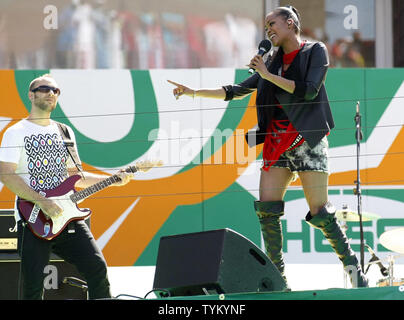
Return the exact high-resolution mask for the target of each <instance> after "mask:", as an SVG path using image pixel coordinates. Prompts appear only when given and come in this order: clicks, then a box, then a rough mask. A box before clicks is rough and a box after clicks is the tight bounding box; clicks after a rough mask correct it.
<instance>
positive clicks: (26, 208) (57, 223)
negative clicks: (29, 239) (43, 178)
mask: <svg viewBox="0 0 404 320" xmlns="http://www.w3.org/2000/svg"><path fill="white" fill-rule="evenodd" d="M80 179H81V177H80V176H79V175H74V176H71V177H69V178H67V179H66V180H65V181H64V182H63V183H61V184H60V185H59V186H58V187H57V188H55V189H52V190H44V191H41V192H40V193H41V194H42V195H43V196H45V197H46V198H48V199H51V200H53V201H55V202H56V203H57V205H58V206H59V207H61V208H62V209H63V213H62V214H61V215H60V216H58V217H57V218H47V217H46V215H45V214H44V213H43V212H42V210H41V209H40V208H39V207H38V206H36V205H35V204H33V203H32V202H30V201H27V200H24V199H20V198H18V201H17V208H18V211H19V213H20V216H21V218H22V219H23V220H24V221H25V222H26V223H27V225H28V227H29V228H30V230H31V231H32V232H33V233H34V235H36V236H37V237H38V238H40V239H44V240H52V239H53V238H55V237H56V236H58V235H59V234H60V233H61V232H62V231H63V230H64V229H65V227H66V226H67V224H69V223H70V222H71V221H73V220H83V219H85V218H87V217H88V216H90V215H91V211H90V210H89V209H80V208H78V207H77V205H76V203H75V202H73V201H72V200H71V199H70V196H71V195H73V194H74V193H75V192H76V190H75V189H74V185H75V183H76V182H77V181H78V180H80Z"/></svg>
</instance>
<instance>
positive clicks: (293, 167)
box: [270, 136, 329, 173]
mask: <svg viewBox="0 0 404 320" xmlns="http://www.w3.org/2000/svg"><path fill="white" fill-rule="evenodd" d="M272 167H276V168H289V170H290V171H291V172H292V173H297V172H302V171H318V172H325V173H328V170H329V168H328V139H327V136H325V137H324V138H323V139H321V141H320V142H319V143H318V144H317V145H316V146H315V147H314V148H313V149H311V148H310V147H309V145H308V143H307V142H306V141H304V142H303V143H302V144H301V145H300V146H298V147H297V148H295V149H293V150H290V151H286V152H284V153H282V154H281V156H280V157H279V159H278V161H277V162H276V163H274V164H273V165H272ZM270 170H271V169H270Z"/></svg>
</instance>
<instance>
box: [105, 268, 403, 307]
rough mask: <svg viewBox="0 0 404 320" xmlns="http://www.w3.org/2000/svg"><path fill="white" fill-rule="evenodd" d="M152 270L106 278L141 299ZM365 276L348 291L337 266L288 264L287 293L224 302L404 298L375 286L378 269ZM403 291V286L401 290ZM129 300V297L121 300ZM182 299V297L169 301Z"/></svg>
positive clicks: (114, 272)
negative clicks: (364, 283) (362, 283)
mask: <svg viewBox="0 0 404 320" xmlns="http://www.w3.org/2000/svg"><path fill="white" fill-rule="evenodd" d="M154 271H155V267H109V268H108V275H109V279H110V283H111V293H112V295H113V296H114V297H116V296H118V295H121V294H124V295H129V296H130V295H132V296H134V297H139V298H144V296H145V295H146V294H148V292H149V291H150V290H152V289H153V281H154ZM394 275H395V277H397V278H400V279H404V265H402V264H396V265H395V266H394ZM367 276H368V278H369V282H370V287H369V288H364V289H362V288H359V289H351V288H350V284H348V285H347V286H346V287H347V288H345V284H344V274H343V270H342V266H341V265H340V264H288V265H287V266H286V277H287V279H288V284H289V286H290V288H291V289H292V291H291V292H286V293H275V292H272V293H242V294H226V295H225V297H226V299H257V300H259V299H271V300H272V299H274V300H279V299H292V300H293V299H294V300H296V299H297V300H298V299H310V300H313V299H362V296H363V297H364V298H363V299H366V300H367V299H388V300H390V299H392V297H394V299H400V300H401V299H404V292H401V291H399V288H400V286H395V287H378V286H377V282H378V281H379V280H380V279H382V278H383V277H382V275H381V274H380V271H379V269H378V267H377V266H372V267H371V268H370V269H369V271H368V273H367ZM402 288H404V287H402ZM124 298H128V299H130V297H127V296H126V297H124ZM147 299H156V295H155V294H154V293H149V294H148V295H147ZM172 299H181V298H172ZM185 299H219V296H217V295H210V296H201V297H199V298H198V297H192V298H191V297H186V298H185Z"/></svg>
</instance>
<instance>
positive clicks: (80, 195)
mask: <svg viewBox="0 0 404 320" xmlns="http://www.w3.org/2000/svg"><path fill="white" fill-rule="evenodd" d="M125 171H126V172H133V173H134V172H136V171H137V168H136V167H135V166H131V167H128V168H127V169H125ZM119 181H121V178H119V177H118V176H117V175H116V174H115V175H113V176H110V177H108V178H106V179H104V180H102V181H100V182H98V183H96V184H93V185H92V186H89V187H88V188H85V189H83V190H80V191H77V192H75V193H73V194H72V195H71V196H70V200H72V201H73V202H74V203H77V202H78V201H81V200H84V199H85V198H87V197H89V196H91V195H93V194H94V193H96V192H98V191H101V190H103V189H105V188H107V187H109V186H110V185H112V184H114V183H116V182H119Z"/></svg>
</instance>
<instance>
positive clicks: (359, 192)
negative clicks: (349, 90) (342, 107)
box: [354, 101, 365, 271]
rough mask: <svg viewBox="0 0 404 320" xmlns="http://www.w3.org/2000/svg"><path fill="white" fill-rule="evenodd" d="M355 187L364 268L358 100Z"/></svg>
mask: <svg viewBox="0 0 404 320" xmlns="http://www.w3.org/2000/svg"><path fill="white" fill-rule="evenodd" d="M354 120H355V124H356V133H355V137H356V181H355V183H356V188H355V189H354V194H355V195H356V196H357V197H358V215H359V231H360V241H361V244H360V264H361V267H362V270H363V271H364V270H365V245H364V240H363V222H362V192H361V182H360V167H359V157H360V145H361V140H362V138H363V135H362V129H361V115H360V113H359V101H358V102H357V103H356V115H355V118H354Z"/></svg>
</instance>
